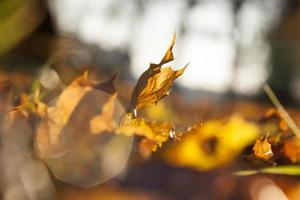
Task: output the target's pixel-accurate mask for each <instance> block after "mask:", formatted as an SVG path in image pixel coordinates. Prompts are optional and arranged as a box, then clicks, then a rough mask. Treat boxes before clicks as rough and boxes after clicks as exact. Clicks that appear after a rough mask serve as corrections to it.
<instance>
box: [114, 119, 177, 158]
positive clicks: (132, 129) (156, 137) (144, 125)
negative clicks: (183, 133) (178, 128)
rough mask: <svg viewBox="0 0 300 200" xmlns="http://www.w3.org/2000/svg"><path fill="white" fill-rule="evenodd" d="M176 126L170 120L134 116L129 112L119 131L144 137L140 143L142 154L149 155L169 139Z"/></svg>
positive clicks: (123, 133)
mask: <svg viewBox="0 0 300 200" xmlns="http://www.w3.org/2000/svg"><path fill="white" fill-rule="evenodd" d="M173 130H174V127H173V126H172V125H171V124H170V123H169V122H166V121H165V122H158V121H151V120H146V119H144V118H134V117H133V116H132V114H131V113H128V114H127V115H126V116H125V118H124V119H123V121H122V123H121V125H120V127H119V128H118V129H117V133H119V134H122V135H127V136H133V135H137V136H140V137H142V138H143V139H142V140H141V143H140V149H142V150H141V152H140V153H141V155H142V156H143V155H144V156H145V157H147V155H149V154H150V153H149V152H151V151H156V149H157V147H160V146H161V145H162V143H164V142H166V141H167V140H168V139H169V136H170V133H172V132H173Z"/></svg>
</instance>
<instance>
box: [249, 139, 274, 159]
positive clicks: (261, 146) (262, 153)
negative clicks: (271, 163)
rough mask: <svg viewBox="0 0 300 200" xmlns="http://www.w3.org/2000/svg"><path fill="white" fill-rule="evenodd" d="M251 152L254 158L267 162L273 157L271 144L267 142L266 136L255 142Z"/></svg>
mask: <svg viewBox="0 0 300 200" xmlns="http://www.w3.org/2000/svg"><path fill="white" fill-rule="evenodd" d="M253 152H254V155H255V156H257V157H259V158H262V159H265V160H269V159H270V158H271V157H272V156H273V155H274V154H273V151H272V147H271V144H270V143H269V141H268V135H265V136H263V137H261V138H259V139H257V140H256V142H255V144H254V146H253Z"/></svg>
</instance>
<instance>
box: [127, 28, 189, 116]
mask: <svg viewBox="0 0 300 200" xmlns="http://www.w3.org/2000/svg"><path fill="white" fill-rule="evenodd" d="M175 40H176V35H175V34H174V37H173V40H172V42H171V45H170V47H169V48H168V50H167V52H166V54H165V55H164V57H163V59H162V60H161V61H160V63H159V64H154V63H151V64H150V66H149V68H148V69H147V70H146V71H145V72H144V73H143V74H142V75H141V76H140V78H139V80H138V82H137V84H136V86H135V87H134V90H133V93H132V97H131V106H130V108H131V111H133V110H135V109H141V108H144V107H146V106H151V105H153V104H156V103H157V102H158V101H159V100H160V99H162V98H163V97H165V96H166V95H168V94H169V90H170V87H171V86H172V84H173V81H174V80H175V79H176V78H177V77H179V76H180V75H182V74H183V72H184V70H185V68H186V66H185V67H183V68H182V69H180V70H175V71H174V70H172V68H171V67H165V68H162V65H164V64H166V63H168V62H170V61H172V60H173V59H174V56H173V52H172V49H173V46H174V44H175Z"/></svg>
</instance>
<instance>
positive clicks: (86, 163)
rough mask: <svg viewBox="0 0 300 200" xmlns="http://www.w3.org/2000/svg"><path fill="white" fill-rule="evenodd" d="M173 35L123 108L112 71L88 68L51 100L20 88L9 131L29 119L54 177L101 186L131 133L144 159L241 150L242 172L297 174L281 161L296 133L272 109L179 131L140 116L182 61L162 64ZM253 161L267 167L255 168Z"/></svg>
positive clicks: (223, 159)
mask: <svg viewBox="0 0 300 200" xmlns="http://www.w3.org/2000/svg"><path fill="white" fill-rule="evenodd" d="M175 40H176V37H175V35H174V38H173V40H172V42H171V45H170V46H169V48H168V49H167V51H166V53H165V55H164V56H163V58H162V60H161V61H160V62H159V63H158V64H155V63H151V64H150V66H149V68H148V69H147V70H146V71H145V72H144V73H143V74H142V75H141V76H140V78H139V79H138V82H137V84H136V85H135V87H134V89H133V92H132V95H131V103H130V105H128V107H127V108H126V109H123V106H122V105H121V104H120V103H119V101H118V93H117V91H116V90H115V88H114V83H113V81H114V78H115V77H112V78H111V79H110V80H108V81H107V82H104V83H99V82H97V81H93V80H90V79H89V78H88V72H87V71H85V72H84V73H83V75H81V76H80V77H78V78H76V79H75V80H74V81H73V82H72V83H71V84H69V85H68V86H67V87H66V88H65V89H64V90H63V91H62V92H61V94H60V95H59V96H58V97H57V99H56V101H54V102H50V103H49V102H48V103H46V102H43V101H42V100H41V95H40V90H36V92H35V93H34V94H29V95H26V94H23V95H22V96H21V104H20V106H17V107H15V108H13V109H11V110H10V111H9V112H8V116H7V119H6V127H5V128H6V130H7V131H6V132H9V130H10V129H13V128H14V127H15V125H16V123H19V122H20V120H24V121H30V123H31V122H32V121H33V123H34V126H33V127H34V128H33V129H34V130H33V136H34V147H35V150H36V154H37V155H38V157H39V158H40V159H42V160H43V161H45V163H47V165H48V167H49V168H50V170H52V173H53V174H54V175H55V176H56V177H57V178H59V179H61V180H63V181H65V182H68V183H72V184H78V185H84V186H91V185H95V184H99V183H100V182H102V181H104V180H107V179H109V178H110V177H112V176H114V175H116V174H118V173H119V172H120V171H122V169H123V168H124V166H125V165H126V162H127V159H128V156H129V154H130V151H131V145H132V140H133V139H134V140H135V143H134V145H136V147H137V149H138V152H139V154H140V155H141V157H142V158H144V159H151V157H152V156H153V154H155V156H157V157H159V158H160V159H162V160H163V161H165V162H167V163H169V164H170V165H174V166H179V167H188V168H194V169H197V170H209V169H212V168H216V167H221V166H226V165H228V164H229V163H231V162H232V161H234V160H235V159H236V158H237V157H241V156H242V157H243V159H245V160H247V161H248V162H249V166H250V167H249V168H250V169H255V170H254V171H253V170H251V171H249V170H244V171H239V172H237V173H236V174H238V175H246V174H252V173H257V172H263V173H264V172H266V173H286V174H300V167H298V168H297V166H296V165H294V166H290V165H288V166H285V167H282V166H281V164H296V163H299V162H300V139H299V137H298V135H297V134H294V132H295V130H293V128H291V126H290V125H289V123H288V122H287V121H286V116H284V114H285V113H284V112H281V111H280V110H277V109H270V110H269V111H268V112H267V113H266V115H265V116H262V118H261V120H259V121H249V120H247V119H245V118H244V117H242V116H241V115H238V114H233V115H232V116H229V117H227V118H224V119H214V120H208V121H204V122H202V121H199V122H198V123H196V124H194V125H193V124H192V125H190V126H189V127H186V130H185V131H178V130H177V129H176V126H175V125H174V124H172V123H171V122H170V121H168V120H164V121H156V120H152V119H148V118H146V117H143V116H141V115H140V111H141V110H143V109H144V108H146V107H151V106H155V105H156V103H157V102H158V101H160V100H161V99H162V98H164V97H165V96H167V95H169V92H170V89H171V86H172V84H173V82H174V80H175V79H176V78H177V77H179V76H181V75H182V74H183V73H184V71H185V69H186V67H187V66H185V67H183V68H181V69H179V70H173V69H172V68H171V67H165V66H164V65H166V64H168V63H169V62H171V61H173V60H174V55H173V52H172V49H173V47H174V45H175ZM33 118H34V119H35V120H31V119H33ZM294 129H295V127H294ZM251 148H252V151H249V149H251ZM247 149H248V151H247ZM255 163H260V165H259V167H266V166H267V167H268V166H272V167H271V168H262V169H258V168H257V166H256V165H255ZM276 165H280V167H275V166H276ZM70 166H72V167H71V168H70ZM251 166H253V167H251ZM100 171H101V173H100ZM82 182H83V184H82Z"/></svg>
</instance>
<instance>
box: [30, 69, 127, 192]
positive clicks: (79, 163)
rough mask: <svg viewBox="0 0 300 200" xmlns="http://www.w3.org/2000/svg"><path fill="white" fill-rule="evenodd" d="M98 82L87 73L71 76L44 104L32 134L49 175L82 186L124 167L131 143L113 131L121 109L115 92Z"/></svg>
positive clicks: (111, 174) (108, 176)
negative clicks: (52, 99) (49, 102)
mask: <svg viewBox="0 0 300 200" xmlns="http://www.w3.org/2000/svg"><path fill="white" fill-rule="evenodd" d="M98 85H99V84H98V83H97V82H95V81H92V80H89V79H88V78H87V73H84V75H83V76H80V77H78V78H77V79H76V80H74V81H73V82H72V83H71V84H70V85H69V86H67V87H66V88H65V89H64V90H63V92H62V93H61V94H60V95H59V97H58V98H57V100H56V102H55V104H54V105H53V106H50V107H48V108H47V111H46V114H45V116H44V117H42V120H41V123H40V124H39V126H38V127H37V131H36V136H35V137H36V138H35V147H36V150H37V154H38V156H39V157H40V158H41V159H43V160H44V161H45V162H46V163H47V165H48V166H49V168H50V169H51V171H52V172H53V174H54V176H55V177H57V178H58V179H60V180H62V181H65V182H67V183H70V184H75V185H79V186H83V187H88V186H93V185H95V184H99V183H101V182H103V181H105V180H107V179H109V178H111V177H113V176H115V175H116V174H118V173H119V172H120V171H121V170H122V169H124V166H125V164H126V162H127V159H128V155H129V152H130V148H131V142H132V137H127V136H123V135H118V134H112V132H114V130H115V128H116V127H115V126H117V125H118V124H119V121H120V119H121V116H122V114H124V109H123V107H122V106H121V105H120V104H119V103H118V101H117V94H116V93H115V94H113V95H110V94H108V93H106V92H103V91H101V90H98V89H95V87H96V86H98ZM111 155H113V156H111ZM70 166H71V167H70ZM96 169H97V170H96Z"/></svg>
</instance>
